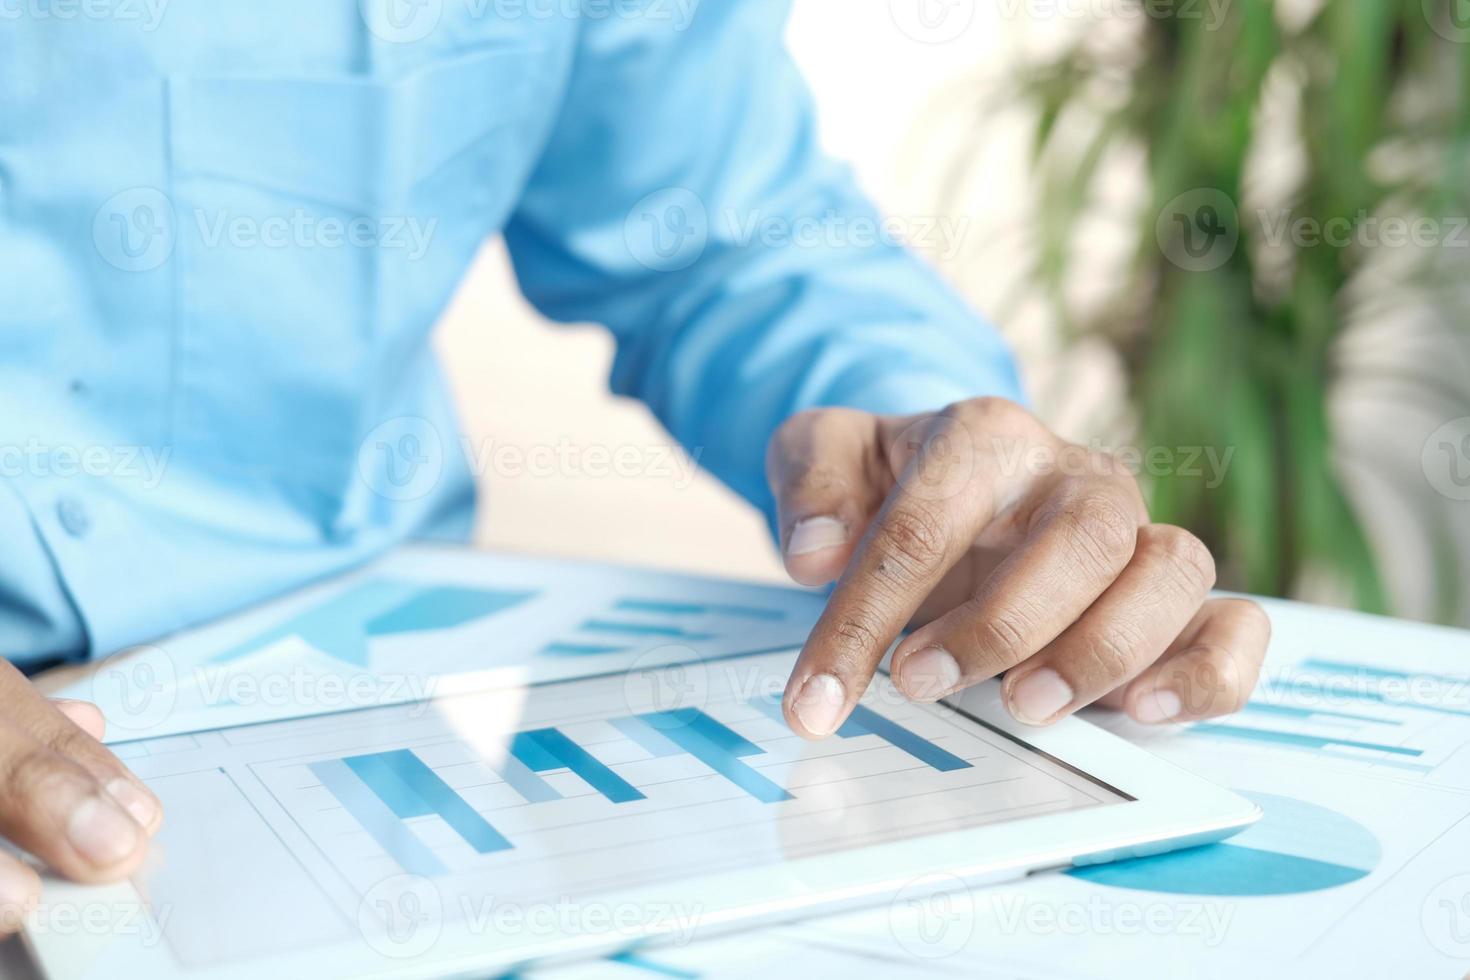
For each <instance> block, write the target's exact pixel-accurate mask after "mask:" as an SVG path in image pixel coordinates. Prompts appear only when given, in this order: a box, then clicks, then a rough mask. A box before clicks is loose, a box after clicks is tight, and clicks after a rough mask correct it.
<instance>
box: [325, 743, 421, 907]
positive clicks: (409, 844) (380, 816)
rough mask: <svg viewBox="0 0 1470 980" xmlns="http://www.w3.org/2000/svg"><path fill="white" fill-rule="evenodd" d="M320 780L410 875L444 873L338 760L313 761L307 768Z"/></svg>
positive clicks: (417, 840) (377, 797)
mask: <svg viewBox="0 0 1470 980" xmlns="http://www.w3.org/2000/svg"><path fill="white" fill-rule="evenodd" d="M308 768H310V769H311V772H312V775H314V776H316V778H317V779H320V780H321V782H322V785H323V786H325V787H326V788H327V791H328V792H330V793H331V794H332V795H333V796H334V797H336V799H337V802H338V803H340V804H342V806H343V808H345V809H346V810H347V812H348V813H350V814H351V815H352V817H353V819H355V820H356V821H357V823H358V825H359V826H361V827H362V829H363V830H366V831H367V832H368V835H369V836H371V837H372V838H373V840H375V841H377V842H378V846H379V847H381V848H382V849H383V850H384V851H387V852H388V855H389V856H390V857H392V858H393V860H394V861H396V862H398V866H399V867H400V868H402V869H403V870H404V871H406V872H408V873H409V874H415V875H422V876H423V877H426V878H428V877H433V876H434V875H441V874H444V873H445V871H447V870H448V869H447V868H445V867H444V864H443V862H441V861H440V860H439V859H438V858H437V857H435V856H434V852H433V851H431V850H429V848H428V846H427V845H426V844H424V842H423V841H421V840H419V838H418V836H417V835H416V834H414V832H413V830H412V829H410V828H409V826H408V825H407V824H405V823H404V822H403V820H402V819H401V818H400V817H399V816H398V815H397V814H396V813H394V811H393V809H392V808H391V807H390V806H389V805H388V804H387V803H386V802H385V801H384V800H383V799H382V798H381V797H380V796H378V795H377V794H376V793H374V792H373V790H372V789H371V788H369V786H368V784H367V783H365V782H363V781H362V779H361V778H359V777H358V776H357V774H356V773H354V772H353V771H352V769H351V768H349V767H348V765H347V763H346V762H344V761H343V760H341V759H326V760H323V761H321V762H313V763H311V765H310V766H309V767H308Z"/></svg>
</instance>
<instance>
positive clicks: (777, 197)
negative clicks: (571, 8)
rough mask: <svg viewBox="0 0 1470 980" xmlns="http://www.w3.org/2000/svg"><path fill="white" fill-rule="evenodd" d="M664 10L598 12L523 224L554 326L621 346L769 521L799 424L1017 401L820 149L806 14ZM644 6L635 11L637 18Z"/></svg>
mask: <svg viewBox="0 0 1470 980" xmlns="http://www.w3.org/2000/svg"><path fill="white" fill-rule="evenodd" d="M676 7H679V8H682V7H683V5H679V4H670V3H666V2H663V3H660V2H656V0H650V2H649V3H648V4H646V5H644V6H642V7H639V8H637V10H629V9H628V5H627V4H624V5H622V7H620V8H618V9H619V10H622V11H623V13H621V14H618V15H616V16H610V17H606V18H602V19H597V20H592V19H587V20H585V21H584V22H583V24H582V25H581V27H580V30H581V36H580V39H579V43H578V49H577V53H576V55H575V61H574V64H573V66H572V70H571V77H570V81H569V82H568V86H567V90H566V93H565V100H564V105H563V106H562V109H561V115H560V117H559V119H558V120H557V122H556V124H555V127H554V129H553V131H552V133H551V135H550V137H549V141H548V144H547V147H546V150H545V152H544V155H543V157H542V159H541V160H540V162H539V164H538V165H537V168H536V171H535V172H534V173H533V175H532V177H531V179H530V181H529V183H528V186H527V188H526V191H525V193H524V196H523V198H522V200H521V202H520V204H519V205H518V209H517V212H516V214H515V215H514V216H513V218H512V220H511V222H510V223H509V225H508V227H507V230H506V240H507V242H508V245H509V247H510V251H511V256H512V260H513V262H514V264H515V268H516V274H517V276H518V279H519V281H520V284H521V288H522V289H523V290H524V292H525V293H526V296H527V297H528V299H530V301H531V302H532V303H534V304H535V306H536V307H537V308H538V309H539V310H541V311H542V312H543V313H544V314H545V315H547V316H549V317H550V318H552V319H554V320H559V321H564V322H583V321H595V322H598V323H602V324H605V325H606V326H608V327H609V328H610V329H611V330H612V331H613V333H614V334H615V336H616V339H617V356H616V359H615V361H614V365H613V371H612V387H613V390H614V391H615V392H617V393H619V394H625V395H632V396H635V397H638V398H640V399H642V400H643V401H644V402H646V403H647V404H648V405H649V406H650V408H651V409H652V410H653V411H654V412H655V414H656V415H657V416H658V418H659V419H660V420H661V421H662V422H663V423H664V425H665V426H667V427H668V429H669V430H670V431H671V432H672V433H673V434H674V436H675V437H676V438H677V439H679V440H680V441H681V442H682V443H683V444H684V445H685V446H686V447H687V448H689V449H690V450H691V451H698V452H699V454H700V456H699V458H700V460H701V462H702V463H703V464H704V465H705V466H706V467H707V468H708V469H709V470H711V471H712V472H713V473H714V474H715V475H716V476H717V477H719V478H720V479H722V480H723V481H725V482H726V483H727V484H728V485H730V486H731V487H732V488H734V489H735V490H736V491H737V492H739V493H740V494H741V495H742V496H744V497H745V498H746V499H747V500H749V501H751V502H752V503H754V504H755V505H756V506H758V507H760V508H762V509H763V510H764V511H765V512H766V514H767V516H768V517H769V515H770V513H771V510H772V508H773V502H772V500H771V497H770V493H769V491H768V489H767V487H766V484H765V479H764V475H763V465H764V455H765V447H766V443H767V441H768V440H769V437H770V435H771V433H772V432H774V430H775V429H776V427H777V426H779V425H780V423H781V422H782V421H783V420H784V419H786V418H787V417H789V416H790V415H792V414H793V413H795V412H797V411H800V410H803V409H806V408H813V407H819V406H848V407H852V408H859V409H864V410H867V411H872V412H877V413H911V412H919V411H926V410H934V409H938V408H940V407H942V406H944V405H946V404H948V403H950V402H952V401H956V400H959V399H963V398H969V397H974V396H978V395H1000V396H1004V397H1009V398H1019V397H1020V388H1019V383H1018V381H1017V376H1016V372H1015V367H1014V363H1013V361H1012V358H1011V356H1010V354H1009V352H1008V351H1007V349H1006V347H1005V345H1004V343H1003V342H1002V340H1001V339H1000V337H999V336H998V335H997V333H996V332H995V331H994V330H993V329H992V328H990V327H989V326H987V325H986V324H985V323H983V322H982V321H981V320H980V319H979V318H977V316H976V315H975V314H974V313H973V312H971V311H970V310H969V309H967V308H966V306H965V305H964V303H963V302H962V301H961V300H959V298H958V297H957V296H956V295H955V294H954V293H953V292H952V291H951V290H950V289H949V288H948V287H947V286H946V285H945V284H944V283H943V282H942V281H941V280H940V279H939V277H938V276H937V275H936V274H935V273H934V272H933V271H931V270H930V269H929V268H928V267H927V266H926V265H925V264H924V263H923V262H922V261H921V260H920V259H918V258H917V257H916V256H915V255H913V254H911V253H910V252H909V251H908V250H906V249H905V248H904V247H902V246H901V245H899V244H898V243H897V242H896V241H894V238H895V236H893V235H891V234H888V233H886V231H885V227H884V225H883V223H882V220H881V219H880V217H879V215H878V214H877V213H876V211H875V210H874V208H873V206H872V205H871V204H870V203H869V202H868V201H867V200H866V199H865V198H864V197H863V195H862V194H861V193H859V191H858V190H857V188H856V186H855V184H854V181H853V179H852V177H851V175H850V174H849V172H848V171H847V170H846V168H844V167H842V166H839V165H837V164H836V163H834V162H833V161H832V160H830V159H828V158H826V157H824V156H823V154H822V153H821V151H820V149H819V148H818V145H817V133H816V126H815V118H814V113H813V109H812V104H811V98H810V96H809V93H808V92H807V90H806V87H805V84H804V83H803V81H802V79H801V77H800V75H799V73H798V71H797V68H796V66H795V65H794V64H793V62H792V60H791V57H790V55H789V54H788V52H787V51H786V49H785V46H784V42H783V33H784V27H785V22H786V17H787V13H788V9H789V3H788V2H776V0H759V2H756V0H703V2H701V3H698V4H697V5H694V6H692V7H689V9H690V10H693V11H695V13H694V14H693V16H692V17H691V18H690V19H688V20H687V22H682V21H680V20H679V19H678V18H677V17H674V16H664V17H660V16H657V14H658V13H659V11H664V12H665V13H666V14H667V13H669V12H671V11H673V9H674V8H676ZM640 11H641V12H642V13H643V14H644V16H638V15H637V14H638V13H639V12H640Z"/></svg>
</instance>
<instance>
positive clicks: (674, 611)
mask: <svg viewBox="0 0 1470 980" xmlns="http://www.w3.org/2000/svg"><path fill="white" fill-rule="evenodd" d="M614 608H616V609H618V610H619V611H621V612H638V613H654V614H656V615H663V616H729V617H731V618H734V619H762V620H766V621H768V622H775V621H777V620H781V619H785V618H786V614H785V613H784V612H782V611H781V610H779V609H765V608H762V607H760V606H740V605H732V604H730V603H726V602H674V601H671V600H667V599H619V600H618V601H617V604H616V605H615V606H614Z"/></svg>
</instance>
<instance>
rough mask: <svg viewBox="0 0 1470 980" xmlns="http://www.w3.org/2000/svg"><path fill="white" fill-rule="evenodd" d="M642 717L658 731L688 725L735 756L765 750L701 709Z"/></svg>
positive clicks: (685, 709) (673, 710)
mask: <svg viewBox="0 0 1470 980" xmlns="http://www.w3.org/2000/svg"><path fill="white" fill-rule="evenodd" d="M642 717H643V718H644V719H645V720H647V721H648V723H649V724H651V725H652V726H653V727H655V728H658V729H659V730H660V731H662V730H663V729H664V728H666V727H667V728H683V727H685V726H688V727H690V728H693V729H694V730H695V731H696V732H698V733H699V734H701V735H703V736H704V737H705V738H706V739H708V740H709V741H710V743H711V744H712V745H714V746H715V747H717V748H718V749H719V750H720V751H721V752H728V753H729V754H730V755H733V756H736V757H737V758H740V757H743V756H747V755H764V754H765V751H766V750H765V749H763V748H761V747H760V746H759V745H756V744H755V743H754V742H752V741H750V740H749V739H747V738H745V737H744V736H743V735H741V734H740V733H739V732H736V731H733V730H731V729H729V728H726V727H725V726H724V725H722V724H720V723H719V722H717V721H715V720H714V719H713V718H711V717H710V716H709V715H707V714H705V713H704V712H703V711H699V710H696V709H694V708H674V709H672V710H669V711H657V712H653V713H651V714H647V715H644V716H642Z"/></svg>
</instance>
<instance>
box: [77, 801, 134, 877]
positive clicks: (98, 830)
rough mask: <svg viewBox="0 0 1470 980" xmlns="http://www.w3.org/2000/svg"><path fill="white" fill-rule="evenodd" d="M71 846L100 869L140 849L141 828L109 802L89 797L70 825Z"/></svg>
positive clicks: (83, 802)
mask: <svg viewBox="0 0 1470 980" xmlns="http://www.w3.org/2000/svg"><path fill="white" fill-rule="evenodd" d="M66 836H67V838H68V839H69V840H70V841H71V846H72V847H74V848H76V849H77V851H78V852H80V853H81V855H82V856H83V857H85V858H86V859H87V860H89V861H91V862H92V863H93V864H95V865H97V866H99V867H107V866H109V865H113V864H117V863H118V862H119V861H121V860H122V859H123V858H125V857H127V856H128V855H129V854H132V853H133V849H134V848H135V847H137V846H138V825H137V824H135V823H134V822H133V821H132V819H131V818H130V817H129V816H128V815H127V814H126V813H123V812H122V810H120V809H118V807H117V806H116V805H115V804H114V803H112V802H111V801H109V800H105V799H103V798H102V797H100V796H89V797H88V798H87V799H85V800H83V801H82V802H81V804H80V805H79V806H78V807H77V808H76V809H75V810H73V811H72V813H71V820H69V821H68V822H67V825H66Z"/></svg>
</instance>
